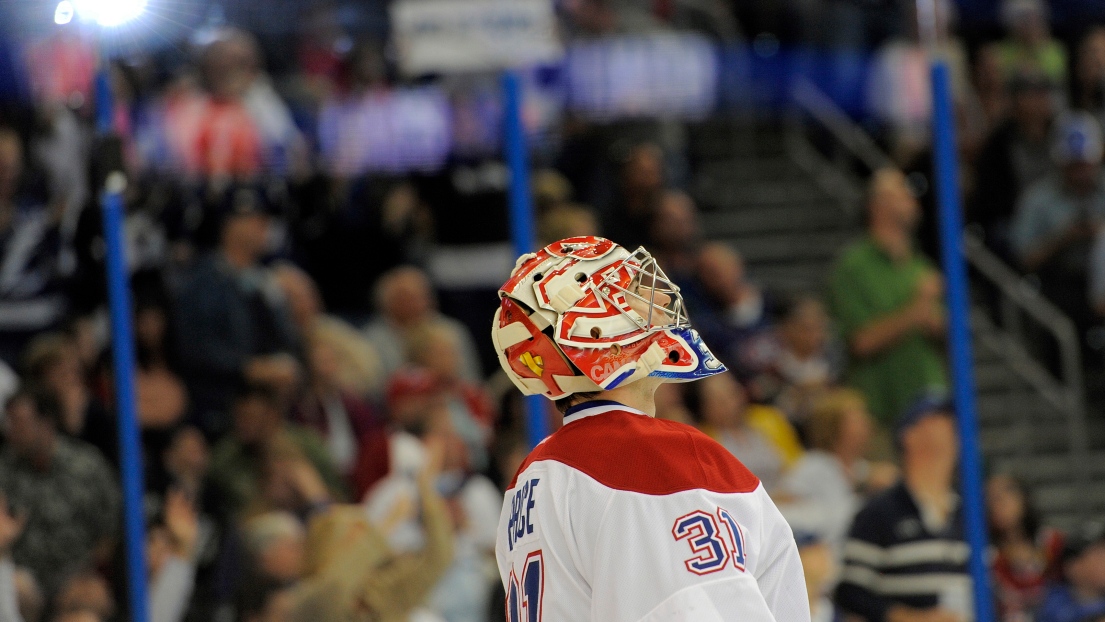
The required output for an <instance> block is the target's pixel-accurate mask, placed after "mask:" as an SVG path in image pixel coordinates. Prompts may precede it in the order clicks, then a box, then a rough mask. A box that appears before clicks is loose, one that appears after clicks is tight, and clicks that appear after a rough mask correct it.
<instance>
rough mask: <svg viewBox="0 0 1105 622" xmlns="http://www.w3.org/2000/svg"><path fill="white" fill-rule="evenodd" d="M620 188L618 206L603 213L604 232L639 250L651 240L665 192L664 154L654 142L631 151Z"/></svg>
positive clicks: (622, 167) (623, 164)
mask: <svg viewBox="0 0 1105 622" xmlns="http://www.w3.org/2000/svg"><path fill="white" fill-rule="evenodd" d="M619 181H620V186H619V188H618V194H617V197H616V199H615V202H614V205H613V206H612V207H611V209H610V210H608V212H607V213H605V214H603V218H602V223H601V224H602V230H603V231H604V232H605V233H606V234H607V236H608V237H609V238H610V239H611V240H614V241H616V242H617V243H618V244H621V245H622V246H624V247H626V248H637V247H638V246H640V245H642V244H644V243H645V241H646V240H647V239H648V233H649V231H648V226H649V222H650V221H651V220H652V213H653V210H654V209H655V207H656V203H657V201H658V200H659V198H660V194H661V193H662V192H663V190H664V184H665V181H666V180H665V179H664V152H663V151H661V150H660V147H658V146H656V145H655V144H653V143H642V144H639V145H636V146H635V147H633V148H632V149H630V150H629V154H628V155H627V156H626V157H625V160H623V162H622V165H621V172H620V175H619Z"/></svg>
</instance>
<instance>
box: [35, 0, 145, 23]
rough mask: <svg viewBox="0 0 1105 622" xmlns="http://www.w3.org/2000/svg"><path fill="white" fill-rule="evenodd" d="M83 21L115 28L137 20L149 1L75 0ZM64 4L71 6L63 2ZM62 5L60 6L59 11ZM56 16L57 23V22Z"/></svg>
mask: <svg viewBox="0 0 1105 622" xmlns="http://www.w3.org/2000/svg"><path fill="white" fill-rule="evenodd" d="M75 3H76V12H77V14H78V15H80V17H81V19H87V20H90V21H94V22H96V23H97V24H99V25H100V26H103V27H104V28H113V27H115V26H122V25H123V24H125V23H127V22H129V21H133V20H135V19H137V18H138V17H139V16H140V15H142V12H143V11H145V10H146V3H147V0H75ZM62 4H69V2H67V1H63V2H62ZM60 9H61V5H58V10H60ZM56 17H57V16H56V14H55V21H57V20H56Z"/></svg>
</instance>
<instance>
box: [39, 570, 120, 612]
mask: <svg viewBox="0 0 1105 622" xmlns="http://www.w3.org/2000/svg"><path fill="white" fill-rule="evenodd" d="M115 610H116V607H115V597H114V596H113V595H112V593H111V585H110V584H108V582H107V580H106V579H105V578H104V577H103V575H101V574H100V573H98V572H95V571H94V570H88V569H84V570H81V571H79V572H77V573H76V574H74V575H72V576H70V577H69V578H68V579H66V581H65V584H64V585H63V586H62V588H61V591H60V592H58V595H57V598H55V599H54V609H53V611H54V613H55V614H56V615H58V616H64V615H69V614H74V613H80V612H87V613H91V614H93V615H95V616H96V619H98V620H111V619H114V617H115Z"/></svg>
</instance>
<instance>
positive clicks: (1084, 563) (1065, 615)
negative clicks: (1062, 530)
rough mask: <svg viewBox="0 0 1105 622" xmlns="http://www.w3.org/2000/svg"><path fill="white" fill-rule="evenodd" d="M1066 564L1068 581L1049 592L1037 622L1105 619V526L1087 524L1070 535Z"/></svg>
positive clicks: (1065, 547)
mask: <svg viewBox="0 0 1105 622" xmlns="http://www.w3.org/2000/svg"><path fill="white" fill-rule="evenodd" d="M1062 563H1063V576H1064V579H1065V580H1064V581H1063V582H1062V583H1060V584H1058V585H1056V586H1054V587H1052V588H1051V590H1050V591H1049V592H1048V594H1047V596H1046V597H1045V598H1044V604H1043V605H1041V606H1040V610H1039V611H1037V612H1036V622H1091V621H1092V622H1100V620H1105V526H1103V525H1102V524H1101V523H1087V524H1085V525H1083V526H1082V528H1081V529H1079V530H1078V531H1077V532H1075V533H1074V534H1070V535H1068V538H1067V541H1066V545H1065V546H1064V547H1063V554H1062Z"/></svg>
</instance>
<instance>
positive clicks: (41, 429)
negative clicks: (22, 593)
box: [0, 389, 120, 597]
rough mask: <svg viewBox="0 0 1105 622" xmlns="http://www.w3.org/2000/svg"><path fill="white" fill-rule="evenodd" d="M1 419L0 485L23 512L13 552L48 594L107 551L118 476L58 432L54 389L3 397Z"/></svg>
mask: <svg viewBox="0 0 1105 622" xmlns="http://www.w3.org/2000/svg"><path fill="white" fill-rule="evenodd" d="M6 424H7V440H8V445H7V446H6V447H5V448H4V449H3V450H2V452H0V490H2V491H4V494H5V495H6V497H7V500H8V503H9V504H11V505H12V506H13V507H15V508H17V509H18V511H19V512H20V513H21V514H25V515H26V516H27V517H28V520H27V525H26V528H25V530H24V532H23V535H22V536H21V537H20V538H19V540H18V541H17V542H16V543H15V546H14V547H13V548H12V558H13V559H14V561H15V563H16V564H18V565H20V566H25V567H27V568H28V569H30V570H31V571H32V572H33V573H34V576H35V578H36V579H37V580H38V581H39V582H40V583H41V584H42V587H43V590H44V591H45V593H46V594H47V595H48V596H49V597H52V595H54V594H55V593H57V591H58V590H59V588H60V587H61V585H62V582H63V581H64V580H65V577H66V576H67V575H68V574H69V573H72V572H73V571H74V570H76V569H78V568H80V567H82V566H83V565H85V564H88V563H97V562H102V561H104V560H105V559H106V558H107V556H109V555H110V554H111V547H112V543H113V541H114V537H115V535H116V534H115V532H116V529H117V528H118V520H119V502H120V496H119V488H118V484H117V483H116V477H115V475H114V474H113V473H112V471H111V469H110V467H109V466H108V464H107V461H105V460H104V458H103V456H102V455H100V453H99V452H97V451H96V450H95V449H93V448H92V447H90V446H88V445H86V444H84V443H82V442H80V441H74V440H70V439H69V438H67V437H65V436H64V435H62V434H61V433H60V429H59V428H60V425H61V407H60V405H59V404H58V401H57V398H56V397H54V395H53V394H52V393H49V392H47V391H45V390H42V389H36V390H28V389H23V390H20V391H19V392H18V393H16V394H15V395H14V396H12V397H11V398H10V399H9V400H8V404H7V418H6Z"/></svg>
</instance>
